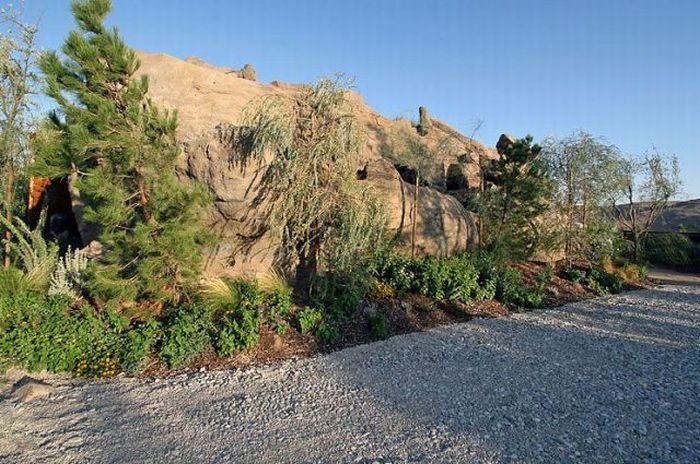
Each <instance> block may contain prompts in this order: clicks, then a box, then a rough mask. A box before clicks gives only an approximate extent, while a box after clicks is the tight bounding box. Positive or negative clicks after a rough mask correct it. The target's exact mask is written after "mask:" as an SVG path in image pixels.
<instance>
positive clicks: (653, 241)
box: [643, 233, 700, 269]
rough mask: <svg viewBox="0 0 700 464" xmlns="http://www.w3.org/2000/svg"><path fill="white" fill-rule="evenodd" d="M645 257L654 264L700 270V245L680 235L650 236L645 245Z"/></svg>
mask: <svg viewBox="0 0 700 464" xmlns="http://www.w3.org/2000/svg"><path fill="white" fill-rule="evenodd" d="M643 256H644V258H645V259H646V260H648V261H650V262H652V263H657V264H663V265H666V266H672V267H678V268H686V269H692V268H694V269H700V259H699V257H700V245H697V244H694V243H693V242H691V241H690V239H688V237H687V236H685V235H683V234H679V233H667V234H649V235H648V236H647V238H646V239H645V240H644V243H643Z"/></svg>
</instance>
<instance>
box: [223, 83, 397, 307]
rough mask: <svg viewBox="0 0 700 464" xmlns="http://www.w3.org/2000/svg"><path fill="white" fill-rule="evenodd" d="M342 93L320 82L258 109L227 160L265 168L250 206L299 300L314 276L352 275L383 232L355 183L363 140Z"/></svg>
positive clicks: (375, 207) (367, 192)
mask: <svg viewBox="0 0 700 464" xmlns="http://www.w3.org/2000/svg"><path fill="white" fill-rule="evenodd" d="M346 91H347V87H346V85H344V84H343V83H342V82H341V81H340V80H339V79H336V80H329V79H322V80H320V81H319V82H318V83H317V84H315V85H313V86H308V87H304V88H303V89H302V90H300V91H299V92H298V93H296V94H294V95H291V96H284V97H281V96H274V97H267V98H266V99H264V100H261V101H256V102H255V103H254V104H253V105H251V106H250V107H248V108H247V109H246V111H245V114H244V118H243V119H244V121H243V126H244V127H245V128H246V129H244V130H243V131H242V133H241V134H240V136H239V137H237V143H236V144H235V145H236V150H234V151H233V152H232V153H231V157H232V161H233V162H235V163H238V164H240V165H242V166H247V165H248V164H250V163H255V164H257V165H258V166H259V167H261V168H263V173H262V175H261V176H260V177H259V179H260V180H259V183H258V184H257V185H256V188H257V192H258V194H257V195H256V198H255V200H254V202H255V204H256V205H258V206H259V208H258V212H259V213H260V216H262V217H263V218H264V221H262V223H263V224H262V226H263V227H265V228H269V229H271V231H272V233H273V234H274V235H275V236H277V237H278V238H279V241H280V244H281V246H280V248H279V252H278V256H277V264H278V265H279V266H280V267H282V268H284V269H285V270H289V271H291V270H292V269H291V268H292V267H294V266H296V268H295V269H294V271H295V273H296V285H297V288H298V289H299V291H300V293H302V294H304V296H306V295H305V294H306V293H308V291H309V289H310V288H311V287H312V285H313V284H314V280H315V277H316V274H317V272H318V271H319V269H321V270H325V271H330V272H333V273H336V272H339V273H345V272H351V271H352V269H353V268H354V267H355V266H357V264H358V257H359V256H361V255H363V254H365V253H367V249H368V247H369V246H371V244H372V243H377V241H378V240H379V238H380V236H381V235H382V234H383V232H384V224H385V222H386V219H385V217H384V214H383V208H382V207H381V204H380V203H379V201H378V200H377V199H376V198H375V196H374V194H373V192H372V191H371V189H370V187H369V186H368V185H367V184H366V183H361V182H360V181H358V180H357V178H356V174H355V172H356V166H355V156H356V154H357V153H358V151H359V143H360V139H359V137H358V130H357V124H356V121H355V118H354V116H353V113H352V111H351V109H350V108H349V106H348V104H347V101H346V99H345V93H346ZM269 154H271V159H270V158H269V157H267V155H269ZM259 222H260V221H259Z"/></svg>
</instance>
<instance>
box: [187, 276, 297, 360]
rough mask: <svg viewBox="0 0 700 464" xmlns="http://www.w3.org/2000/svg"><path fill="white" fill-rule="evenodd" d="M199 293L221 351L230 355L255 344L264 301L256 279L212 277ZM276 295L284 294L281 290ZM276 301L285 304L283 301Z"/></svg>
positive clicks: (218, 348)
mask: <svg viewBox="0 0 700 464" xmlns="http://www.w3.org/2000/svg"><path fill="white" fill-rule="evenodd" d="M200 295H201V296H202V299H203V302H204V305H205V306H206V308H208V310H209V313H210V315H211V318H212V324H213V326H212V329H211V333H212V335H213V338H214V345H215V347H216V351H217V352H218V353H219V354H220V355H223V356H229V355H231V354H233V353H234V352H236V351H238V350H244V349H249V348H252V347H254V346H255V345H257V343H258V340H259V339H260V319H261V318H260V308H261V306H262V305H263V302H264V295H263V293H262V292H261V291H260V288H259V287H258V284H257V282H254V281H249V280H245V279H241V278H238V279H233V280H226V279H211V280H209V281H207V282H205V283H204V285H203V286H202V290H201V291H200ZM278 296H279V297H280V298H283V297H282V295H281V294H280V295H278ZM289 298H291V296H289ZM290 303H291V301H290ZM279 305H284V301H280V302H279Z"/></svg>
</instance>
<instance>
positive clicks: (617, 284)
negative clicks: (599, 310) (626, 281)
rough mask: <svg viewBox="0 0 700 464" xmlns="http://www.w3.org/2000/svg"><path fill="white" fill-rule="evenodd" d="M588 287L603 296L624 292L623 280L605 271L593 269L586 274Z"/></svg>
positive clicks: (597, 268)
mask: <svg viewBox="0 0 700 464" xmlns="http://www.w3.org/2000/svg"><path fill="white" fill-rule="evenodd" d="M586 285H588V286H589V287H590V288H591V289H592V290H593V291H594V292H595V293H597V294H598V295H601V296H602V295H608V294H610V293H619V292H620V291H621V290H622V279H621V278H620V277H618V276H616V275H615V274H611V273H609V272H606V271H605V270H604V269H601V268H599V267H593V268H591V269H589V270H588V272H587V273H586Z"/></svg>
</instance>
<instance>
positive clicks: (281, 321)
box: [258, 272, 293, 335]
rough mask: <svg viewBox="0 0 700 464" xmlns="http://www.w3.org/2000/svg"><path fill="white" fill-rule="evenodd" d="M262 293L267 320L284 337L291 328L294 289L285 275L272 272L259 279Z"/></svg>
mask: <svg viewBox="0 0 700 464" xmlns="http://www.w3.org/2000/svg"><path fill="white" fill-rule="evenodd" d="M258 282H259V287H260V291H261V292H262V294H263V308H264V311H265V320H266V322H267V323H268V324H270V326H271V327H272V329H273V330H274V331H275V332H277V334H278V335H282V334H284V333H285V332H286V331H287V328H288V327H289V324H288V322H287V321H288V320H289V319H290V316H291V309H292V295H293V291H292V287H291V286H290V285H289V282H288V281H287V279H286V278H285V277H284V275H282V274H280V273H277V272H271V273H268V274H266V275H264V276H263V277H262V278H260V279H259V281H258Z"/></svg>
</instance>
